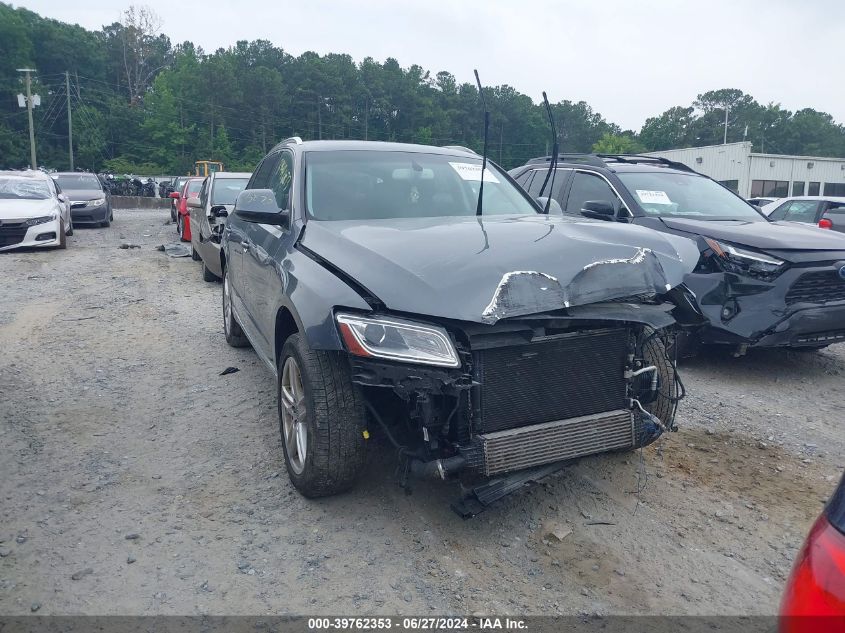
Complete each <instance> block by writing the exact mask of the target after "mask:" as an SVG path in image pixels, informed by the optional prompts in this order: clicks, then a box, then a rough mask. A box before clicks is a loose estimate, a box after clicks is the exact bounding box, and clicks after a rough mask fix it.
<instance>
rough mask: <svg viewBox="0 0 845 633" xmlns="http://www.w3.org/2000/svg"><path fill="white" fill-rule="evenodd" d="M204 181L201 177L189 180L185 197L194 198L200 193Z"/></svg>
mask: <svg viewBox="0 0 845 633" xmlns="http://www.w3.org/2000/svg"><path fill="white" fill-rule="evenodd" d="M202 183H203V181H202V180H200V179H199V178H197V179H195V180H189V181H188V185H187V187H186V188H185V189H186V194H185V197H186V198H193V197H195V196H196V195H197V194H199V192H200V189H202Z"/></svg>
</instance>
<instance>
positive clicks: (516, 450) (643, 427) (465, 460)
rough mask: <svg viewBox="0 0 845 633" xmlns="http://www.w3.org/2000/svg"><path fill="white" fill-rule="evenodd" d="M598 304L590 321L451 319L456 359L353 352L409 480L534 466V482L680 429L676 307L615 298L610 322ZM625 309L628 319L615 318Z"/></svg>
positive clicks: (466, 505)
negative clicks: (670, 323)
mask: <svg viewBox="0 0 845 633" xmlns="http://www.w3.org/2000/svg"><path fill="white" fill-rule="evenodd" d="M634 306H636V307H634ZM591 308H592V311H593V315H591V316H590V317H589V318H582V317H577V316H571V315H566V314H563V313H561V314H544V315H534V316H532V317H531V318H525V319H511V320H507V321H503V322H500V323H499V324H497V325H496V326H482V325H478V324H470V323H449V324H446V329H447V331H448V332H449V333H450V335H451V336H452V337H453V338H452V340H453V342H454V346H455V349H456V351H457V355H458V358H459V360H460V366H458V367H423V366H413V367H409V366H408V365H405V364H403V363H398V362H395V361H386V360H381V359H377V358H372V357H363V356H356V355H351V356H350V359H351V363H352V376H353V381H354V382H355V383H356V384H358V385H360V386H361V387H362V390H363V393H364V395H365V397H366V402H367V409H368V411H369V414H370V417H371V422H372V423H374V424H375V425H377V428H380V429H381V430H382V431H383V433H384V434H385V436H386V437H387V438H388V439H389V441H390V442H391V443H392V444H393V445H394V447H395V448H396V449H397V450H398V452H399V455H400V458H401V479H402V483H403V485H407V478H408V476H409V475H420V476H433V477H437V478H442V479H446V478H447V477H449V476H451V475H456V474H459V473H460V474H461V475H469V478H470V479H475V480H478V479H489V478H501V477H502V476H503V475H511V474H513V473H516V472H520V473H522V474H520V475H519V476H518V477H517V480H519V479H521V478H524V477H525V476H526V472H527V471H531V472H527V474H528V476H529V479H531V480H533V479H536V478H537V477H538V475H537V473H534V472H533V469H536V468H541V469H542V471H543V472H546V471H547V470H548V468H549V466H550V465H552V464H558V467H560V465H562V463H563V462H566V461H569V460H572V459H576V458H579V457H583V456H586V455H593V454H596V453H603V452H608V451H616V450H630V449H634V448H637V447H641V446H646V445H648V444H650V443H651V442H653V441H654V440H656V439H657V438H658V437H659V436H660V435H661V434H662V433H663V432H664V431H666V430H670V429H671V430H674V416H675V409H676V406H677V402H678V401H679V400H680V399H681V397H682V394H683V388H682V385H681V383H680V380H679V378H678V375H677V372H676V369H675V363H674V359H672V358H670V357H669V355H668V353H667V349H670V348H671V343H672V334H671V330H669V329H667V328H665V327H661V328H660V329H655V328H654V326H655V325H660V324H663V323H665V321H666V318H667V315H668V314H669V312H668V309H669V307H668V306H667V305H666V304H663V303H654V304H622V303H618V304H610V305H608V306H607V308H608V310H609V315H610V318H609V319H607V320H601V319H597V318H594V317H595V316H600V312H601V308H602V306H599V305H597V306H591ZM620 308H621V309H620ZM626 309H627V311H628V315H627V316H628V319H629V320H616V317H618V316H619V315H621V314H623V313H624V312H625V311H626ZM670 318H671V317H670ZM523 471H526V472H523ZM549 472H551V471H549ZM495 486H496V489H497V490H499V491H500V492H502V493H503V494H506V492H509V491H510V489H509V487H508V486H502V485H501V482H497V483H496V484H495ZM499 496H500V495H495V494H489V492H488V494H486V495H482V496H478V495H477V494H475V495H473V499H474V500H475V501H474V502H473V501H470V500H468V499H467V500H464V502H463V503H462V504H460V505H459V506H458V507H459V511H460V512H461V513H462V514H469V515H472V514H475V513H477V512H478V511H480V509H481V508H482V507H483V506H485V505H487V504H489V503H492V501H494V500H495V499H497V498H498V497H499Z"/></svg>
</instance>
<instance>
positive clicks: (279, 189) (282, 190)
mask: <svg viewBox="0 0 845 633" xmlns="http://www.w3.org/2000/svg"><path fill="white" fill-rule="evenodd" d="M292 182H293V155H292V154H291V153H290V152H284V151H283V152H281V155H280V156H279V161H278V162H277V163H276V166H275V169H273V171H272V172H271V173H270V182H269V183H268V186H267V187H262V189H272V190H273V193H274V194H275V196H276V204H277V205H278V206H279V208H280V209H289V208H290V187H291V183H292Z"/></svg>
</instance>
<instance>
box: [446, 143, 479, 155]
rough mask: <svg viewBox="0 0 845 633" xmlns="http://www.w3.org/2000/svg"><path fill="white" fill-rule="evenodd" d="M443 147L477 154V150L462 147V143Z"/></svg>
mask: <svg viewBox="0 0 845 633" xmlns="http://www.w3.org/2000/svg"><path fill="white" fill-rule="evenodd" d="M443 149H456V150H458V151H461V152H467V153H469V154H475V155H476V156H478V152H476V151H475V150H471V149H470V148H469V147H464V146H463V145H443Z"/></svg>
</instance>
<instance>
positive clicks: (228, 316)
mask: <svg viewBox="0 0 845 633" xmlns="http://www.w3.org/2000/svg"><path fill="white" fill-rule="evenodd" d="M223 332H224V334H225V335H226V342H227V343H228V344H229V345H230V346H232V347H249V339H248V338H247V337H246V335H245V334H244V331H243V330H242V329H241V325H240V323H238V320H237V319H236V318H235V311H234V310H233V309H232V296H231V288H230V286H229V269H228V268H224V269H223Z"/></svg>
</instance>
